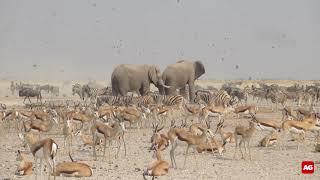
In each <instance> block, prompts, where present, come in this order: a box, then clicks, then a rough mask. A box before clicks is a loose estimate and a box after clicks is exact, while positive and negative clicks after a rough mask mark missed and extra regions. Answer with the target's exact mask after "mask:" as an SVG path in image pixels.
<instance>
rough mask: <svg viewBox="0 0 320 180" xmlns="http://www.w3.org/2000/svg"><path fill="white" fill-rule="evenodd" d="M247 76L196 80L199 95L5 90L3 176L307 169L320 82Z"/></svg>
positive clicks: (281, 175) (216, 174)
mask: <svg viewBox="0 0 320 180" xmlns="http://www.w3.org/2000/svg"><path fill="white" fill-rule="evenodd" d="M242 83H244V82H240V83H239V82H237V83H227V84H224V85H223V86H222V87H219V88H218V89H217V88H214V87H205V88H204V87H201V86H197V88H196V92H195V101H194V102H189V100H188V99H186V98H184V97H182V96H181V95H159V94H158V93H157V92H150V93H147V95H144V96H134V95H128V96H124V97H115V96H112V94H110V93H106V94H103V95H99V94H98V95H97V97H93V98H91V100H90V101H86V100H82V99H80V98H79V97H77V96H72V97H70V98H71V99H70V100H66V98H65V97H64V99H59V100H45V99H46V97H45V96H43V97H42V98H43V103H40V104H39V103H37V104H25V105H8V104H4V103H1V100H4V99H5V98H4V97H3V98H0V103H1V105H0V119H1V124H0V125H1V130H0V145H1V147H0V152H1V153H0V179H2V178H8V179H13V178H18V177H23V178H26V179H28V178H30V179H33V178H35V179H43V178H45V177H46V176H48V178H49V179H50V178H54V179H55V178H56V177H59V176H63V177H86V178H89V177H90V178H92V179H143V178H144V179H147V178H152V179H154V178H155V177H159V178H163V179H241V177H246V179H258V178H259V179H260V178H261V179H286V178H292V177H293V178H294V179H295V178H302V177H301V172H300V163H301V162H302V161H303V160H313V161H316V160H317V159H316V158H318V160H319V157H320V156H319V152H320V133H319V130H320V120H319V118H320V117H319V116H320V113H319V109H318V107H319V101H320V84H318V83H316V82H315V83H314V84H313V85H299V84H293V85H291V86H286V87H284V86H280V85H277V84H265V83H262V82H258V83H256V84H254V85H247V86H243V85H242ZM241 87H242V88H241ZM71 91H72V87H70V93H71ZM31 97H32V96H31ZM16 100H17V101H19V102H20V104H22V103H21V102H22V101H23V99H16ZM30 102H31V101H30ZM17 162H18V163H17ZM14 164H16V165H17V166H14ZM282 168H283V170H282ZM316 171H317V170H316ZM309 177H314V178H319V177H320V172H319V171H317V172H315V174H314V175H313V176H309Z"/></svg>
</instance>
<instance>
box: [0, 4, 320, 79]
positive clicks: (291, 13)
mask: <svg viewBox="0 0 320 180" xmlns="http://www.w3.org/2000/svg"><path fill="white" fill-rule="evenodd" d="M319 9H320V2H319V1H316V0H313V1H312V0H311V1H300V0H283V1H278V0H269V1H255V0H242V1H238V0H219V1H218V0H199V1H194V0H180V1H177V0H161V1H156V0H135V1H124V0H109V1H103V0H68V1H62V0H60V1H48V0H30V1H18V0H2V1H0V22H1V23H0V78H2V79H97V80H104V81H109V79H110V74H111V72H112V70H113V68H114V67H115V66H116V65H118V64H121V63H134V64H144V63H146V64H157V65H159V66H160V68H161V69H162V70H163V69H164V68H165V67H166V66H167V65H168V64H171V63H174V62H175V61H177V60H179V59H190V60H201V61H203V62H204V64H205V67H206V71H207V73H206V74H205V75H204V76H202V79H248V78H249V77H252V78H256V79H261V78H265V79H319V76H318V67H319V64H320V63H319V56H320V54H319V52H320V34H319V32H320V21H319V18H320V12H319Z"/></svg>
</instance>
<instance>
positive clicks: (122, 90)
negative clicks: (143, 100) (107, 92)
mask: <svg viewBox="0 0 320 180" xmlns="http://www.w3.org/2000/svg"><path fill="white" fill-rule="evenodd" d="M127 93H128V91H127V90H126V89H125V88H119V94H120V95H121V96H126V95H127Z"/></svg>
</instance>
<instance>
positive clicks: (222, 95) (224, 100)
mask: <svg viewBox="0 0 320 180" xmlns="http://www.w3.org/2000/svg"><path fill="white" fill-rule="evenodd" d="M235 102H236V99H233V98H231V96H230V95H229V94H228V93H227V92H226V91H224V90H220V91H219V92H218V93H217V94H216V95H215V96H214V97H213V103H214V105H215V106H224V107H227V106H229V105H233V104H234V103H235Z"/></svg>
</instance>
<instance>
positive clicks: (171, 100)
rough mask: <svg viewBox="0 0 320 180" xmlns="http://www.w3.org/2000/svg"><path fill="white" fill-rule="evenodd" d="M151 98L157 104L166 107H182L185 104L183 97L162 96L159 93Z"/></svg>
mask: <svg viewBox="0 0 320 180" xmlns="http://www.w3.org/2000/svg"><path fill="white" fill-rule="evenodd" d="M150 96H151V97H152V98H153V100H154V102H155V103H157V104H162V105H166V106H175V105H177V106H180V105H182V104H183V102H184V97H183V96H182V95H161V94H158V93H152V94H151V95H150Z"/></svg>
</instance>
